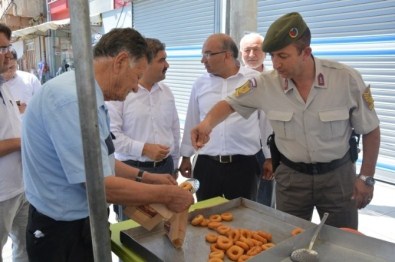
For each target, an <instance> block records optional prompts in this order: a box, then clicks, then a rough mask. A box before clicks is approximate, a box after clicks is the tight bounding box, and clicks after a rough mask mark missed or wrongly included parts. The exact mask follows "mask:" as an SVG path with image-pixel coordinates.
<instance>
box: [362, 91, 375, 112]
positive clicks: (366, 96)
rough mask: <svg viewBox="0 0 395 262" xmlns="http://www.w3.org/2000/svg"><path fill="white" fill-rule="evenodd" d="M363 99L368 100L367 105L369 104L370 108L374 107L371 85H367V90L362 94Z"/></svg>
mask: <svg viewBox="0 0 395 262" xmlns="http://www.w3.org/2000/svg"><path fill="white" fill-rule="evenodd" d="M362 98H363V100H364V101H365V102H366V105H367V106H368V108H369V110H373V109H374V100H373V97H372V92H371V91H370V85H368V87H366V89H365V91H364V92H363V94H362Z"/></svg>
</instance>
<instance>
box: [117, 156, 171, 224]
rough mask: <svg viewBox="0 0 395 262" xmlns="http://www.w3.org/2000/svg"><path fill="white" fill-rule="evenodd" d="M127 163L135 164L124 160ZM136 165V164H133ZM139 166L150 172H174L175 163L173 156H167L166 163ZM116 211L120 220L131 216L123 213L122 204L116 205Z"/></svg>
mask: <svg viewBox="0 0 395 262" xmlns="http://www.w3.org/2000/svg"><path fill="white" fill-rule="evenodd" d="M124 163H125V164H127V165H130V166H133V165H131V164H130V162H128V161H124ZM133 167H136V166H133ZM136 168H139V169H141V170H144V171H147V172H150V173H155V174H158V173H163V174H173V171H174V163H173V158H171V157H170V156H169V157H168V158H167V160H166V163H165V164H164V165H161V166H157V167H136ZM113 207H114V212H115V213H116V214H117V216H118V221H125V220H128V219H129V218H128V217H127V216H126V215H124V214H123V211H122V210H123V207H122V206H121V205H114V206H113Z"/></svg>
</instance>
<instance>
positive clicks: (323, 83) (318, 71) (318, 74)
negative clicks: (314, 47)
mask: <svg viewBox="0 0 395 262" xmlns="http://www.w3.org/2000/svg"><path fill="white" fill-rule="evenodd" d="M313 60H314V64H315V80H314V83H313V85H314V86H315V87H318V88H328V86H327V84H328V81H327V79H326V77H325V75H324V70H323V68H322V64H321V60H320V59H317V58H315V57H314V56H313Z"/></svg>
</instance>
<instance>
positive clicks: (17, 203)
mask: <svg viewBox="0 0 395 262" xmlns="http://www.w3.org/2000/svg"><path fill="white" fill-rule="evenodd" d="M10 38H11V30H10V29H9V28H8V27H7V26H6V25H4V24H0V73H3V72H4V71H6V70H7V68H8V63H9V60H10V59H11V54H10V49H11V48H12V47H11V45H10ZM3 82H4V80H3V77H2V76H0V123H1V124H0V170H1V171H0V261H2V250H3V246H4V245H5V244H6V242H7V238H8V236H10V237H11V239H12V256H13V261H28V258H27V252H26V225H27V214H28V210H29V203H28V202H27V200H26V197H25V193H24V188H23V176H22V163H21V138H20V137H21V122H20V116H19V113H18V108H17V106H16V104H15V103H14V102H13V101H12V96H11V94H10V93H9V92H8V90H7V89H6V88H4V85H3Z"/></svg>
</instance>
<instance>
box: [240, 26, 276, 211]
mask: <svg viewBox="0 0 395 262" xmlns="http://www.w3.org/2000/svg"><path fill="white" fill-rule="evenodd" d="M262 44H263V36H261V35H260V34H257V33H249V34H246V35H244V36H243V37H242V38H241V40H240V54H241V59H242V60H243V63H244V65H245V66H246V67H248V68H252V69H254V70H256V71H258V72H263V71H265V70H266V69H265V65H264V64H263V61H264V60H265V57H266V53H265V52H263V50H262ZM258 114H259V118H260V119H262V121H260V123H262V124H263V125H262V126H261V128H262V129H263V130H265V134H264V135H263V136H262V137H261V143H262V146H267V145H266V141H267V138H268V136H269V135H270V134H271V133H273V129H272V126H271V125H270V123H269V121H268V120H267V118H266V115H265V113H264V112H263V111H258ZM256 156H257V158H258V161H259V164H260V168H261V170H260V171H261V179H260V180H259V186H258V192H257V198H256V201H257V202H258V203H261V204H264V205H266V206H272V207H274V201H273V199H272V194H273V169H272V165H271V155H270V150H269V149H267V150H266V151H265V152H264V153H263V152H261V151H260V152H258V154H257V155H256Z"/></svg>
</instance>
